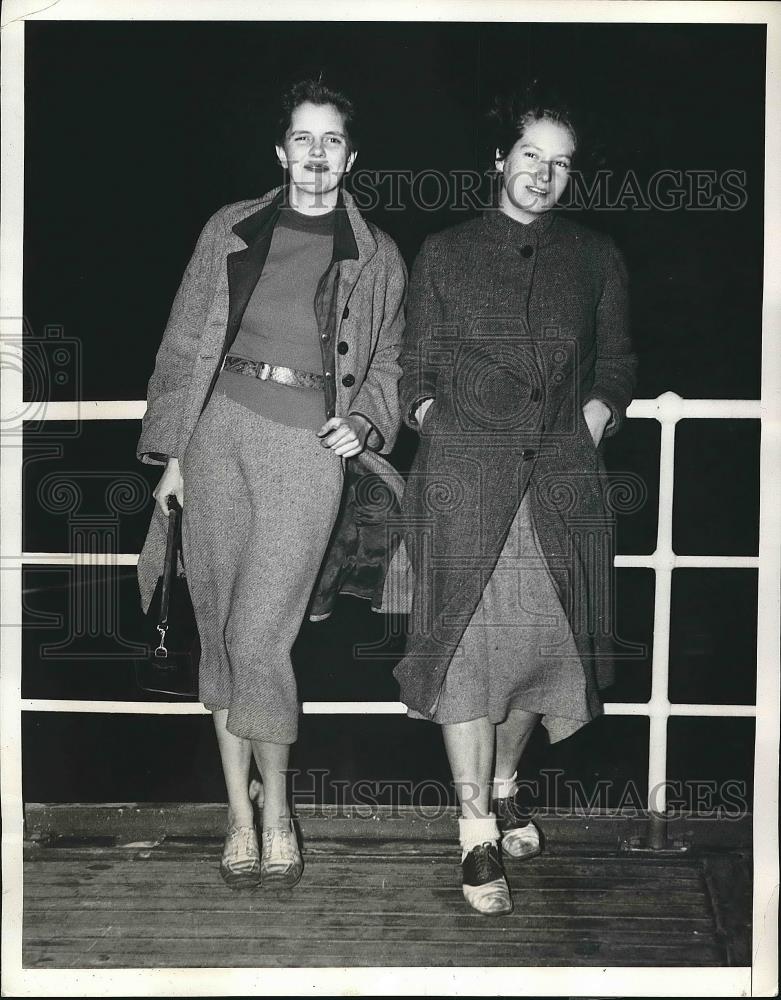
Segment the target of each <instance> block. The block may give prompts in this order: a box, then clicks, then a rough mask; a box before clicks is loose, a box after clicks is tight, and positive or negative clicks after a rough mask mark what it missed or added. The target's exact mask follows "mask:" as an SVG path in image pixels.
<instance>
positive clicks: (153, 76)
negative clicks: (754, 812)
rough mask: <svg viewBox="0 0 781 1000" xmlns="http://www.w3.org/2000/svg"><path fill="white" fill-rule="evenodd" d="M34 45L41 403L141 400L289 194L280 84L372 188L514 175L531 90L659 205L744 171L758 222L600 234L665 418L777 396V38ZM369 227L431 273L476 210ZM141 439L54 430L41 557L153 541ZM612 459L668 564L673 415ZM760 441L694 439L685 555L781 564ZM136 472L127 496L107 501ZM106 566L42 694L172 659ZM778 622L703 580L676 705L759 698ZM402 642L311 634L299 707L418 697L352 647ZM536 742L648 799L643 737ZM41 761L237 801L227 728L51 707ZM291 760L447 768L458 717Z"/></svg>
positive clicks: (590, 734) (637, 675) (42, 726)
mask: <svg viewBox="0 0 781 1000" xmlns="http://www.w3.org/2000/svg"><path fill="white" fill-rule="evenodd" d="M25 32H26V35H25V38H26V42H25V45H26V80H25V86H26V119H25V130H26V139H25V141H26V151H25V152H26V155H25V268H24V282H25V316H26V320H27V325H28V326H27V330H28V345H27V357H28V371H27V376H28V392H29V396H30V397H32V398H38V397H43V398H54V399H79V398H80V399H127V400H137V399H143V398H144V397H145V395H146V382H147V379H148V378H149V375H150V374H151V370H152V366H153V363H154V355H155V352H156V350H157V347H158V344H159V341H160V336H161V334H162V330H163V327H164V325H165V320H166V317H167V314H168V310H169V308H170V304H171V300H172V298H173V295H174V293H175V291H176V288H177V285H178V282H179V279H180V277H181V273H182V271H183V269H184V266H185V264H186V263H187V260H188V258H189V255H190V253H191V252H192V248H193V246H194V243H195V240H196V238H197V235H198V232H199V231H200V229H201V227H202V226H203V224H204V222H205V221H206V219H207V218H208V217H209V216H210V215H211V213H212V212H214V211H215V210H216V209H217V208H219V207H220V206H221V205H223V204H225V203H227V202H231V201H237V200H241V199H245V198H254V197H257V196H259V195H261V194H263V193H264V192H265V191H266V190H267V189H269V188H270V187H273V186H275V185H277V184H278V183H280V180H281V172H280V169H279V167H278V165H277V163H276V160H275V157H274V150H273V141H274V138H275V122H276V111H275V108H274V100H273V98H274V95H275V93H276V91H277V89H278V86H279V84H280V82H281V81H282V80H283V79H289V78H297V77H299V76H301V75H304V74H307V73H309V72H311V71H315V72H317V71H319V70H320V69H323V70H325V72H326V75H327V77H328V78H330V80H332V81H333V83H334V84H336V85H337V86H341V87H344V89H346V90H347V91H348V92H349V93H351V94H353V95H355V97H356V98H357V99H358V101H359V104H360V107H361V110H362V122H361V125H362V129H361V147H360V155H359V158H358V162H357V164H356V170H359V169H360V170H366V171H387V170H402V169H404V170H413V171H422V170H433V169H438V170H441V171H444V172H448V171H457V170H475V171H484V170H486V169H488V168H489V167H490V166H491V161H492V150H491V143H490V137H489V136H488V134H487V132H486V130H485V128H484V126H483V124H482V118H481V115H482V112H483V110H484V108H485V107H486V105H487V103H488V102H489V100H490V96H491V94H492V93H493V92H494V90H495V89H497V88H500V87H503V86H506V85H508V84H512V83H516V82H520V81H521V80H522V78H523V75H524V74H525V73H527V72H530V73H531V74H538V75H541V76H543V77H544V78H546V79H553V80H554V82H555V84H556V86H557V88H558V89H559V90H560V91H561V92H562V93H564V94H566V95H568V96H570V97H571V98H573V99H574V101H575V103H576V104H580V105H581V106H582V107H583V108H584V109H585V110H587V111H588V112H589V116H590V119H594V121H592V122H591V124H592V125H593V126H594V128H593V130H592V134H593V136H594V137H596V138H597V139H598V140H599V145H600V147H601V148H602V149H603V151H604V154H605V157H606V166H607V167H608V168H609V169H610V170H612V171H613V172H614V176H615V177H618V178H620V177H622V176H625V174H626V172H627V171H628V170H632V171H634V173H635V175H636V176H637V178H638V181H639V182H640V186H641V188H644V187H645V185H646V184H647V182H648V180H649V178H650V177H651V176H653V174H654V173H656V172H657V171H659V170H661V169H670V170H675V169H682V170H689V171H691V170H713V171H717V172H721V171H724V170H740V171H744V172H745V177H746V193H747V198H746V203H745V205H744V206H743V207H742V208H741V209H740V210H739V211H692V210H686V211H683V210H678V211H667V212H665V211H660V210H657V209H651V210H648V211H647V210H634V211H627V210H624V211H597V210H591V211H588V212H580V213H579V217H580V218H581V220H582V221H583V222H585V223H586V224H588V225H591V226H593V227H594V228H597V229H600V230H603V231H605V232H608V233H610V234H611V235H612V236H613V237H614V238H615V240H616V242H617V243H618V244H619V246H620V247H621V249H622V250H623V252H624V254H625V257H626V259H627V263H628V267H629V271H630V275H631V281H632V335H633V339H634V342H635V345H636V348H637V351H638V354H639V357H640V381H639V386H638V391H637V396H638V397H639V398H649V397H654V396H657V395H658V394H660V393H662V392H665V391H667V390H673V391H675V392H677V393H679V394H680V395H682V396H687V397H694V398H698V397H707V398H748V399H751V398H758V396H759V387H760V349H761V307H762V261H763V201H762V191H763V185H764V176H763V173H764V135H763V123H764V90H763V88H764V76H765V61H764V53H765V30H764V27H763V26H757V25H590V24H546V25H541V24H506V23H505V24H463V25H459V24H425V23H398V24H395V23H393V24H391V23H380V24H363V23H351V24H339V23H322V24H315V23H311V22H310V23H300V24H287V23H256V22H253V23H243V24H236V23H231V24H221V23H190V24H180V23H170V24H168V23H113V24H110V23H105V24H99V23H78V22H74V23H62V24H56V23H40V24H35V23H27V24H26V26H25ZM369 217H370V218H371V219H372V220H373V221H375V222H377V223H378V224H379V225H380V226H382V227H383V228H384V229H385V230H386V231H387V232H389V233H390V234H391V236H393V238H394V239H395V240H396V241H397V243H398V244H399V246H400V248H401V250H402V253H403V254H404V256H405V258H406V260H407V263H408V264H411V263H412V261H413V259H414V256H415V253H416V251H417V249H418V247H419V245H420V243H421V241H422V239H423V237H424V236H425V235H426V234H427V233H429V232H432V231H434V230H437V229H441V228H443V227H445V226H448V225H451V224H453V223H455V222H458V221H461V220H462V219H463V218H465V217H466V215H465V214H464V213H463V212H458V211H454V210H449V209H447V208H443V209H442V210H441V211H435V212H431V211H428V212H427V211H424V210H423V209H421V208H417V207H415V205H413V204H411V203H406V204H405V206H404V210H403V211H389V210H386V209H385V208H383V206H382V205H380V206H379V207H377V208H376V209H374V210H372V211H371V212H369ZM138 430H139V427H138V424H137V422H134V421H110V422H95V423H90V422H87V423H84V424H82V425H80V426H79V425H67V424H59V423H58V424H54V423H51V422H48V423H42V424H39V425H36V424H34V423H30V424H29V425H28V429H27V433H26V435H25V442H24V443H25V456H26V466H25V491H26V500H25V522H24V548H25V550H27V551H58V550H60V551H62V550H68V548H69V547H71V546H73V545H74V544H79V543H78V541H77V540H76V539H77V532H79V531H82V530H93V531H94V532H96V534H95V536H94V538H95V545H96V546H97V547H100V546H101V545H105V546H109V547H113V550H114V551H120V552H135V551H138V549H139V548H140V546H141V543H142V541H143V535H144V531H145V528H146V524H147V522H148V519H149V515H150V511H151V502H152V501H151V492H150V491H151V488H152V487H153V486H154V484H155V482H156V480H157V477H158V475H159V470H156V469H150V468H149V467H141V466H140V465H139V464H138V463H136V461H135V457H134V453H135V441H136V439H137V435H138ZM414 444H415V442H414V438H413V437H412V435H408V434H406V433H405V434H403V435H402V438H401V440H400V444H399V446H398V447H397V449H396V451H395V452H394V455H393V460H394V462H395V463H396V465H397V466H398V467H399V468H400V469H402V470H404V469H405V468H406V467H407V466H408V464H409V460H410V458H411V455H412V453H413V449H414ZM606 451H607V454H606V460H607V462H608V466H609V467H610V468H611V469H613V470H614V471H629V472H633V473H635V474H637V475H639V476H641V477H642V478H643V480H644V481H645V482H646V486H647V493H648V496H647V500H646V502H645V504H644V506H643V507H642V508H641V509H640V510H638V511H636V512H634V513H632V514H627V515H624V516H623V517H622V519H621V521H620V523H619V525H618V539H617V544H618V551H619V552H623V553H649V552H652V551H653V550H654V547H655V538H656V518H657V494H658V459H659V428H658V425H657V424H656V422H655V421H645V420H634V421H628V423H627V425H626V429H625V430H624V431H623V432H622V434H621V435H620V436H619V437H618V438H616V439H614V440H613V441H611V442H610V443H609V445H608V446H607V447H606ZM758 451H759V429H758V422H756V421H741V420H731V421H684V422H682V423H680V424H679V426H678V442H677V462H676V494H675V506H674V545H675V549H676V551H677V552H680V553H686V554H707V553H711V554H721V555H753V554H755V553H756V551H757V517H758ZM118 481H119V482H122V483H124V484H125V485H126V491H125V495H124V496H120V498H119V499H117V496H116V495H114V496H112V497H108V498H107V494H106V490H107V488H108V487H109V486H110V485H111V483H117V482H118ZM74 483H75V484H77V488H78V490H79V492H80V496H78V497H75V496H74V497H70V498H69V497H68V496H66V495H65V494H64V493H63V489H65V490H66V492H67V489H68V488H72V486H73V484H74ZM64 484H70V487H65V486H64ZM71 500H72V502H71ZM101 539H102V540H101ZM101 572H102V573H104V575H103V576H102V577H101V576H100V574H98V579H97V580H95V579H90V578H89V575H88V574H87V573H86V572H85V571H76V570H73V569H57V568H53V567H30V568H28V569H27V571H26V574H25V616H26V624H27V626H28V627H27V628H26V630H25V661H24V692H23V694H24V696H25V697H40V698H73V697H77V698H98V699H100V698H105V699H122V700H126V699H130V700H132V699H136V698H140V697H145V696H143V695H141V694H140V692H138V690H137V689H136V686H135V683H134V679H133V670H132V665H131V662H130V657H131V656H132V649H133V647H134V646H136V647H137V646H138V645H139V643H141V644H143V643H144V642H148V641H149V636H148V628H147V627H146V626H145V623H144V621H143V619H142V616H141V614H140V611H139V609H138V601H137V591H136V589H135V583H134V579H133V575H134V574H133V570H132V569H131V568H120V569H118V570H117V569H115V570H110V569H107V570H106V571H101ZM653 583H654V581H653V573H652V572H651V571H648V570H641V569H623V570H619V571H618V590H619V607H618V620H619V628H620V630H621V635H622V637H623V638H625V639H627V640H629V641H631V642H634V643H641V644H644V645H645V647H646V653H645V655H644V656H642V657H640V658H635V659H627V660H626V661H622V662H621V663H620V664H619V680H618V683H617V685H616V687H615V689H614V690H612V691H611V692H609V694H608V697H609V700H613V701H636V700H645V699H646V698H647V697H648V696H649V694H650V655H651V644H652V622H653ZM90 588H97V590H95V591H94V592H95V593H97V592H101V593H109V594H112V595H115V596H112V597H111V599H110V601H109V603H111V602H114V603H113V605H112V606H113V607H115V609H116V610H115V611H114V612H105V617H104V618H101V617H100V614H99V615H98V616H97V618H95V620H93V621H90V620H89V616H87V617H86V618H85V613H84V608H85V607H87V606H94V605H95V603H96V602H95V601H94V600H93V601H90V600H82V599H79V598H78V596H77V595H78V594H80V593H82V594H87V595H88V594H89V593H90V592H91V591H90ZM101 588H102V589H101ZM101 614H103V612H101ZM755 620H756V574H755V572H754V571H752V570H735V571H724V570H711V571H708V570H677V571H676V572H675V574H674V580H673V619H672V637H671V698H672V700H677V701H685V702H690V701H691V702H697V701H703V702H727V703H729V702H740V703H751V702H753V699H754V691H755V646H756V635H755ZM384 624H385V623H384V621H383V620H378V618H377V616H372V615H371V614H370V613H369V612H368V610H367V609H366V608H365V607H364V606H363V605H362V604H360V602H356V601H354V600H350V599H345V600H344V601H343V602H341V605H340V608H339V610H338V612H337V614H336V616H335V617H334V619H333V620H332V621H330V622H328V623H325V624H323V625H320V626H317V627H315V626H310V625H305V626H304V628H303V630H302V634H301V637H300V639H299V643H298V645H297V647H296V651H295V652H296V667H297V671H298V674H299V681H300V687H301V695H302V698H304V699H306V700H364V699H371V700H385V699H388V700H394V699H395V698H396V697H397V689H396V687H395V684H394V682H393V680H392V677H391V675H390V670H391V668H392V665H393V660H392V657H391V656H390V655H389V656H388V657H386V658H385V659H384V660H374V661H359V660H356V659H355V658H354V656H353V655H352V644H353V642H355V641H356V637H357V638H359V639H360V640H361V641H364V640H366V639H371V638H377V637H378V636H379V635H380V632H381V629H382V628H383V626H384ZM57 643H64V645H63V646H62V647H61V648H60V649H55V650H52V648H51V647H52V645H53V644H57ZM703 734H706V736H707V748H708V752H703V746H702V739H703ZM538 735H539V737H540V738H538V739H537V742H536V744H535V745H534V747H533V750H532V755H531V758H532V759H531V760H530V763H529V768H530V770H531V771H534V769H535V768H537V767H547V768H553V769H556V768H563V769H565V770H566V772H567V775H568V776H569V777H573V778H575V779H579V780H582V781H583V782H584V784H585V785H586V786H587V787H588V786H589V785H590V784H592V783H593V782H594V781H595V780H597V779H598V778H603V779H604V778H605V777H607V778H611V779H613V780H614V782H615V787H616V789H618V790H619V791H617V792H616V794H617V795H619V794H620V789H621V788H623V787H624V785H625V784H626V782H627V781H633V782H635V783H636V785H637V787H638V788H639V789H640V792H641V794H644V788H645V782H646V772H647V752H648V746H647V744H648V724H647V720H644V719H642V718H638V719H623V718H616V717H607V718H604V719H601V720H599V721H598V722H596V723H595V724H593V725H592V726H590V727H587V729H586V730H584V731H583V732H582V733H580V734H578V735H577V736H575V737H573V738H572V739H571V740H568V741H566V742H565V743H564V744H560V745H558V746H556V747H553V748H547V747H546V746H545V744H544V740H543V739H542V734H538ZM695 750H696V752H695ZM752 755H753V747H752V723H751V722H750V721H748V720H718V719H717V720H685V719H682V720H675V721H674V722H671V726H670V776H671V777H672V776H677V777H681V776H683V777H688V778H693V779H697V778H702V779H711V778H715V779H727V778H734V779H736V780H745V781H747V782H750V778H751V766H752ZM24 765H25V767H24V777H25V796H26V798H27V799H28V800H33V801H58V800H59V801H72V800H78V801H105V800H112V801H127V800H141V801H144V800H158V799H170V800H177V799H181V800H183V801H187V800H206V801H210V800H215V799H221V798H222V797H223V794H224V792H223V788H222V780H221V776H220V770H219V762H218V759H217V752H216V746H215V745H214V740H213V735H212V733H211V729H210V721H209V720H208V719H207V718H181V719H165V718H162V719H153V718H146V717H143V716H140V717H117V716H106V717H101V716H85V715H56V716H55V715H45V714H30V713H27V714H26V717H25V759H24ZM293 765H294V766H295V767H299V768H302V769H307V768H324V769H327V770H328V771H329V772H330V774H331V776H332V777H334V778H335V779H340V778H345V779H350V780H351V779H353V778H355V777H365V778H378V779H380V778H398V779H400V780H401V779H412V780H422V779H425V778H432V779H438V780H441V781H445V780H446V776H447V768H446V764H445V759H444V754H443V752H442V750H441V746H440V735H439V732H438V730H437V729H436V727H434V726H429V725H425V724H423V723H413V722H410V721H408V720H406V719H404V718H400V717H388V718H382V717H363V718H362V717H350V716H338V717H327V716H326V717H312V716H307V717H305V718H304V719H303V724H302V733H301V739H300V741H299V744H298V746H297V748H296V751H295V756H294V760H293ZM335 794H336V793H335V792H332V791H329V792H328V795H331V797H333V795H335ZM550 804H552V803H550Z"/></svg>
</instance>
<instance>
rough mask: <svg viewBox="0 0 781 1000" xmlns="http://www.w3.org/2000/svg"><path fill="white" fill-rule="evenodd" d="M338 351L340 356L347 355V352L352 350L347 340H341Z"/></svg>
mask: <svg viewBox="0 0 781 1000" xmlns="http://www.w3.org/2000/svg"><path fill="white" fill-rule="evenodd" d="M336 349H337V351H338V352H339V353H340V354H347V352H348V351H349V350H350V347H349V345H348V343H347V341H346V340H340V341H339V343H338V344H337V345H336Z"/></svg>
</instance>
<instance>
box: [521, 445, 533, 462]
mask: <svg viewBox="0 0 781 1000" xmlns="http://www.w3.org/2000/svg"><path fill="white" fill-rule="evenodd" d="M521 455H522V458H523V460H524V462H530V461H531V460H532V459H533V458H536V456H537V452H536V451H535V450H534V448H524V449H523V452H522V453H521Z"/></svg>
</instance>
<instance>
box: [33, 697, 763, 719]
mask: <svg viewBox="0 0 781 1000" xmlns="http://www.w3.org/2000/svg"><path fill="white" fill-rule="evenodd" d="M21 707H22V710H23V711H25V712H84V713H95V714H105V715H206V714H208V712H207V709H205V708H204V707H203V705H201V704H200V703H199V702H193V701H185V702H182V701H80V700H76V699H74V700H68V699H65V698H62V699H59V698H58V699H45V698H25V699H22V702H21ZM302 711H303V713H304V715H405V714H406V711H407V708H406V706H405V705H404V704H402V702H400V701H305V702H303V703H302ZM605 714H606V715H644V716H651V715H654V716H655V717H659V716H661V717H664V716H667V715H675V716H707V717H711V718H718V717H722V716H723V717H725V718H750V717H753V716H755V715H756V707H755V706H754V705H683V704H672V705H669V706H665V705H655V704H652V703H651V702H618V701H611V702H607V703H606V704H605Z"/></svg>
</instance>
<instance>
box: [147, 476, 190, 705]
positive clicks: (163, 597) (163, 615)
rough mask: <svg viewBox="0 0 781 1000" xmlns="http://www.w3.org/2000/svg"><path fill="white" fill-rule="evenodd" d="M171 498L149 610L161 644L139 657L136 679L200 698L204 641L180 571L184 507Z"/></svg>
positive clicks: (150, 688) (154, 688) (160, 689)
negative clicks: (160, 569) (162, 558)
mask: <svg viewBox="0 0 781 1000" xmlns="http://www.w3.org/2000/svg"><path fill="white" fill-rule="evenodd" d="M167 500H168V510H169V514H168V537H167V540H166V546H165V562H164V563H163V572H162V573H161V575H160V576H159V577H158V580H157V586H156V587H155V592H154V594H153V596H152V600H151V602H150V605H149V610H148V611H147V618H148V619H149V620H150V621H153V622H155V627H156V629H157V633H158V635H157V646H156V648H155V649H154V650H151V649H150V652H149V655H147V657H146V658H145V659H143V660H137V661H136V683H137V684H138V686H139V687H140V688H141V690H142V691H150V692H152V693H154V694H169V695H176V696H177V697H182V698H197V697H198V662H199V660H200V658H201V642H200V637H199V635H198V626H197V624H196V621H195V613H194V612H193V605H192V601H191V600H190V591H189V589H188V587H187V577H186V575H185V574H178V573H177V572H176V567H177V560H178V559H179V558H180V557H181V551H182V508H181V507H180V506H179V502H178V500H177V499H176V497H175V496H173V495H172V496H169V497H168V498H167ZM182 562H184V560H182Z"/></svg>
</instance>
